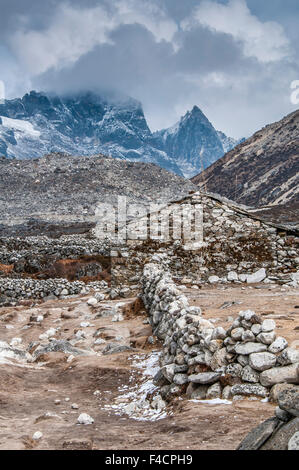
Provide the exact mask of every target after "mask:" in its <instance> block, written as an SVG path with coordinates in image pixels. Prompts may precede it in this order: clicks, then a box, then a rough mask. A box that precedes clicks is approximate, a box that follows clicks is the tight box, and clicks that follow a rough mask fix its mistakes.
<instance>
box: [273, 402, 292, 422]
mask: <svg viewBox="0 0 299 470" xmlns="http://www.w3.org/2000/svg"><path fill="white" fill-rule="evenodd" d="M275 416H276V418H278V419H280V421H283V422H285V423H287V422H288V421H290V419H292V418H293V416H292V415H291V414H290V413H288V412H287V411H285V410H282V409H281V408H279V406H277V407H276V408H275Z"/></svg>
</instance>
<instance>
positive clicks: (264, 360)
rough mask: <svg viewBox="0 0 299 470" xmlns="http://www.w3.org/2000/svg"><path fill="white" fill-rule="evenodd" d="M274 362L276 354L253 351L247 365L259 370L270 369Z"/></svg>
mask: <svg viewBox="0 0 299 470" xmlns="http://www.w3.org/2000/svg"><path fill="white" fill-rule="evenodd" d="M275 364H276V356H275V355H274V354H271V353H268V352H260V353H253V354H250V356H249V365H250V366H251V367H252V368H253V369H255V370H258V371H259V372H262V371H264V370H267V369H270V368H271V367H274V366H275Z"/></svg>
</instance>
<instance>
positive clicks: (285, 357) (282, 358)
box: [277, 348, 299, 366]
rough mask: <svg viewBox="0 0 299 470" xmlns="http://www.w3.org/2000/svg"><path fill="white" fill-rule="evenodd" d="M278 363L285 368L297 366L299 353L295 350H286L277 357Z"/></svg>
mask: <svg viewBox="0 0 299 470" xmlns="http://www.w3.org/2000/svg"><path fill="white" fill-rule="evenodd" d="M277 361H278V362H279V364H281V365H283V366H288V365H290V364H295V363H296V362H299V351H298V350H296V349H293V348H286V349H285V350H284V351H282V353H281V354H280V355H279V356H278V357H277Z"/></svg>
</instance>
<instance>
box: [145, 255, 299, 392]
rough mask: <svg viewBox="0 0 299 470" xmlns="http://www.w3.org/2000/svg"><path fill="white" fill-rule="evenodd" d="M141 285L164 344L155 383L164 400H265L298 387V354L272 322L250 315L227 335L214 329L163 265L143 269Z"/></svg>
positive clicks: (241, 318)
mask: <svg viewBox="0 0 299 470" xmlns="http://www.w3.org/2000/svg"><path fill="white" fill-rule="evenodd" d="M141 283H142V300H143V302H144V305H145V307H146V309H147V311H148V315H149V320H150V323H151V325H152V328H153V332H154V334H155V335H156V336H157V337H158V338H159V339H161V340H163V341H164V347H163V352H162V355H161V359H160V365H161V369H160V370H159V371H158V372H157V374H156V376H155V378H154V383H155V384H156V385H159V386H160V387H161V390H160V393H161V395H162V397H163V398H166V399H171V397H172V396H174V395H179V394H184V393H186V394H187V395H188V396H190V397H191V398H193V399H205V398H206V399H209V400H213V399H217V398H222V399H223V400H229V399H231V398H232V399H233V400H238V399H242V398H244V397H251V396H253V397H258V398H259V399H261V398H267V397H268V396H269V394H270V390H272V388H273V387H275V386H276V385H277V384H281V383H289V384H299V351H298V350H296V349H293V348H291V347H289V345H288V342H287V341H286V339H285V338H283V337H281V336H277V334H276V331H275V328H276V324H275V321H274V320H270V319H266V320H264V321H263V320H262V319H261V317H260V316H259V315H258V314H256V313H255V312H254V311H253V310H246V311H240V312H239V316H238V317H237V318H236V319H235V320H234V321H233V323H232V324H231V325H230V326H229V328H228V329H226V330H225V329H224V328H222V327H215V326H214V325H213V323H212V322H210V321H208V320H206V319H204V318H203V317H202V315H201V309H200V308H199V307H194V306H190V305H189V303H188V300H187V298H186V297H185V296H184V295H182V293H181V292H180V290H179V289H178V288H177V287H176V285H175V284H174V282H173V280H172V279H171V277H170V275H169V273H168V272H165V270H164V268H163V267H161V266H160V265H159V264H154V263H149V264H147V265H145V267H144V271H143V277H142V280H141Z"/></svg>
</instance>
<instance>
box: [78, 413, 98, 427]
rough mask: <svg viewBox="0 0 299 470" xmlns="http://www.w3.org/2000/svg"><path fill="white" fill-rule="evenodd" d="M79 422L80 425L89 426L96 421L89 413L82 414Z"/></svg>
mask: <svg viewBox="0 0 299 470" xmlns="http://www.w3.org/2000/svg"><path fill="white" fill-rule="evenodd" d="M77 422H78V423H79V424H85V425H87V424H92V423H93V422H94V419H93V418H92V417H91V416H89V415H88V414H87V413H81V414H80V416H79V418H78V420H77Z"/></svg>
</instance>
